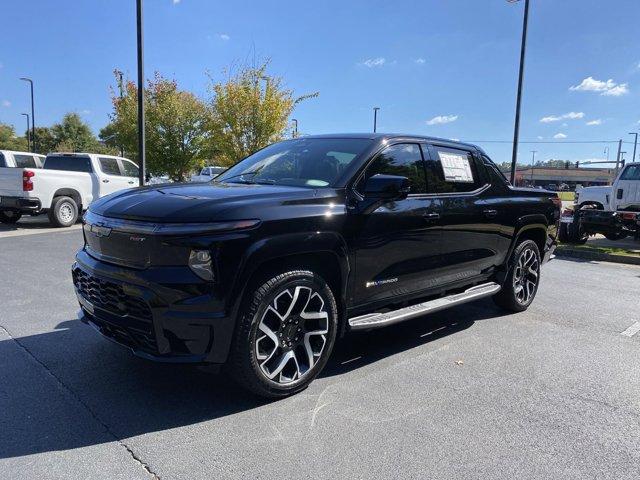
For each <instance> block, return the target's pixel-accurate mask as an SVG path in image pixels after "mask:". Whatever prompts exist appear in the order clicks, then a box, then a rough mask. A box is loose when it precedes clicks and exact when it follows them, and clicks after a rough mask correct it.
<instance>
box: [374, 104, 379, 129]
mask: <svg viewBox="0 0 640 480" xmlns="http://www.w3.org/2000/svg"><path fill="white" fill-rule="evenodd" d="M378 110H380V107H373V133H376V130H377V129H378Z"/></svg>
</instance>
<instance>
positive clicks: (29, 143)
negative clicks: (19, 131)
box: [20, 113, 35, 152]
mask: <svg viewBox="0 0 640 480" xmlns="http://www.w3.org/2000/svg"><path fill="white" fill-rule="evenodd" d="M20 115H24V116H25V117H27V147H28V148H29V151H30V152H33V151H35V150H34V149H33V148H32V145H31V135H30V134H29V114H28V113H21V114H20Z"/></svg>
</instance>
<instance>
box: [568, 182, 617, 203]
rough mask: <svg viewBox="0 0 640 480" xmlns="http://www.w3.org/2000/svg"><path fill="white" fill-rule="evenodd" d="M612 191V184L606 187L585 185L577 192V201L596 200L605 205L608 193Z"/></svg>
mask: <svg viewBox="0 0 640 480" xmlns="http://www.w3.org/2000/svg"><path fill="white" fill-rule="evenodd" d="M610 193H611V186H604V187H584V188H581V189H580V190H578V191H577V192H576V200H577V203H584V202H588V201H594V202H598V203H601V204H602V205H605V204H606V203H607V195H609V194H610Z"/></svg>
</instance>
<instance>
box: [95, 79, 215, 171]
mask: <svg viewBox="0 0 640 480" xmlns="http://www.w3.org/2000/svg"><path fill="white" fill-rule="evenodd" d="M116 78H118V72H116ZM112 101H113V113H112V114H111V123H110V124H109V125H107V126H106V127H104V128H103V129H102V130H101V131H100V138H101V139H102V140H103V141H104V142H105V144H106V145H109V146H111V147H122V148H124V150H125V153H126V155H127V156H128V157H129V158H132V159H133V160H135V161H137V160H138V143H137V87H136V85H135V84H134V83H133V82H126V84H125V85H123V88H122V94H118V95H115V93H114V94H113V95H112ZM145 111H146V115H145V136H146V148H147V152H146V153H147V156H146V158H147V165H146V169H147V171H149V173H151V174H155V175H164V174H166V175H169V177H170V178H171V179H173V180H176V181H180V180H184V179H185V178H186V177H187V175H188V174H189V172H191V171H192V170H194V169H195V168H197V167H200V166H201V165H202V164H203V163H204V161H205V159H206V158H207V156H208V154H209V145H210V142H208V136H209V133H208V131H207V120H208V118H209V114H208V110H207V107H206V105H205V104H204V102H202V101H201V100H200V99H198V98H197V97H196V96H195V95H193V94H192V93H190V92H186V91H183V90H180V89H178V85H177V83H176V82H175V81H174V80H168V79H165V78H163V77H162V76H161V75H160V74H159V73H156V74H155V76H154V78H153V80H149V81H148V84H147V88H146V89H145Z"/></svg>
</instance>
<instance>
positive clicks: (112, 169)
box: [98, 157, 130, 197]
mask: <svg viewBox="0 0 640 480" xmlns="http://www.w3.org/2000/svg"><path fill="white" fill-rule="evenodd" d="M98 163H99V165H100V170H101V171H102V174H101V175H100V196H101V197H104V196H105V195H109V194H110V193H113V192H117V191H118V190H122V189H124V188H128V187H130V185H129V183H128V182H129V179H128V178H127V177H124V176H123V175H122V172H121V171H120V164H119V163H118V159H117V158H113V157H98Z"/></svg>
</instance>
